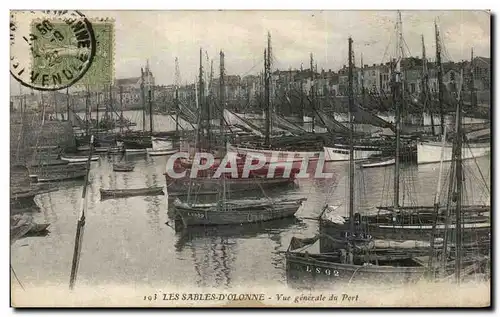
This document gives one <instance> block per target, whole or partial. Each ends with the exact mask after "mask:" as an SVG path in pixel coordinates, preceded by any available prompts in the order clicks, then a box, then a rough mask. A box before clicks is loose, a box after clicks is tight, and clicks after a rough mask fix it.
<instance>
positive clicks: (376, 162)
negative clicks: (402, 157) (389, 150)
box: [361, 158, 396, 168]
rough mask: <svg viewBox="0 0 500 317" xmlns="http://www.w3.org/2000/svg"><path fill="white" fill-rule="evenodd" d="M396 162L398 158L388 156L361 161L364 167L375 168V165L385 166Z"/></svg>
mask: <svg viewBox="0 0 500 317" xmlns="http://www.w3.org/2000/svg"><path fill="white" fill-rule="evenodd" d="M394 164H396V160H395V159H394V158H391V159H388V158H381V159H378V160H370V161H366V162H363V163H361V167H362V168H373V167H383V166H390V165H394Z"/></svg>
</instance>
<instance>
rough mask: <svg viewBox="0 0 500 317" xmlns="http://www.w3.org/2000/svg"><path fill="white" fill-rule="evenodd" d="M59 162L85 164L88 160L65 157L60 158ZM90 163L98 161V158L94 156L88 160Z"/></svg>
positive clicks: (86, 158) (85, 158)
mask: <svg viewBox="0 0 500 317" xmlns="http://www.w3.org/2000/svg"><path fill="white" fill-rule="evenodd" d="M61 160H63V161H68V162H70V163H81V162H87V161H88V160H89V158H88V157H66V156H61ZM90 160H91V161H98V160H99V156H97V155H94V156H92V157H91V158H90Z"/></svg>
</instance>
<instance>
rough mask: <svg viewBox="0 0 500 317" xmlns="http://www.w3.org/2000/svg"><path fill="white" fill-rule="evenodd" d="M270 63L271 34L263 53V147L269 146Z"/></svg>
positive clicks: (268, 36)
mask: <svg viewBox="0 0 500 317" xmlns="http://www.w3.org/2000/svg"><path fill="white" fill-rule="evenodd" d="M271 61H272V51H271V33H269V32H268V33H267V50H266V51H264V80H265V98H266V101H265V104H266V111H265V115H266V137H265V140H264V142H265V145H266V146H269V145H270V144H271V139H270V138H271V137H270V135H271V131H272V126H271V124H272V123H271Z"/></svg>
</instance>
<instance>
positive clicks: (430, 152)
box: [417, 142, 491, 164]
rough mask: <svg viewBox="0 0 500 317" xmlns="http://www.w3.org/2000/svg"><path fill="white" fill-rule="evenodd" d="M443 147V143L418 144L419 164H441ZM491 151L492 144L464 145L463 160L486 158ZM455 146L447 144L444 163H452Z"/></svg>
mask: <svg viewBox="0 0 500 317" xmlns="http://www.w3.org/2000/svg"><path fill="white" fill-rule="evenodd" d="M442 151H443V145H442V143H441V142H419V143H418V144H417V163H418V164H426V163H439V162H441V152H442ZM490 151H491V145H490V143H476V144H464V145H463V146H462V159H463V160H466V159H473V158H477V157H481V156H486V155H488V154H489V153H490ZM452 152H453V146H452V145H451V144H445V146H444V153H443V161H445V162H448V161H451V158H452Z"/></svg>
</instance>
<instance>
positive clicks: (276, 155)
mask: <svg viewBox="0 0 500 317" xmlns="http://www.w3.org/2000/svg"><path fill="white" fill-rule="evenodd" d="M227 149H228V152H234V153H237V154H241V155H246V156H248V157H252V156H257V155H264V156H265V157H266V158H267V159H268V160H269V162H273V163H277V162H289V161H301V160H302V159H304V158H309V160H310V161H311V160H318V159H319V158H320V156H321V154H322V152H321V151H315V152H295V151H275V150H264V149H251V148H243V147H237V146H233V145H228V147H227Z"/></svg>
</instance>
